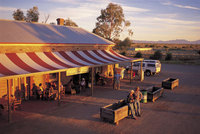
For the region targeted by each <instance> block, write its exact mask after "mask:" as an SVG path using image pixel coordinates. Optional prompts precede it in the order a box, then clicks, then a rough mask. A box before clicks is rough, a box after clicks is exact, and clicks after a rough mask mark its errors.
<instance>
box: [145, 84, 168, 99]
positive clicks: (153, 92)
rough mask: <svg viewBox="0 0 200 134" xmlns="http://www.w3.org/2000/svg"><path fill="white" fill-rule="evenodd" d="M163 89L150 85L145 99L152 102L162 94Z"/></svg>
mask: <svg viewBox="0 0 200 134" xmlns="http://www.w3.org/2000/svg"><path fill="white" fill-rule="evenodd" d="M163 92H164V89H163V88H162V87H150V88H148V89H147V99H148V100H149V101H152V102H154V101H155V100H157V99H158V98H159V97H160V96H162V95H163Z"/></svg>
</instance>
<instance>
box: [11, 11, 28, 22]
mask: <svg viewBox="0 0 200 134" xmlns="http://www.w3.org/2000/svg"><path fill="white" fill-rule="evenodd" d="M12 15H13V18H14V20H19V21H23V20H24V19H25V16H24V13H23V11H22V10H20V9H17V10H16V11H14V12H13V14H12Z"/></svg>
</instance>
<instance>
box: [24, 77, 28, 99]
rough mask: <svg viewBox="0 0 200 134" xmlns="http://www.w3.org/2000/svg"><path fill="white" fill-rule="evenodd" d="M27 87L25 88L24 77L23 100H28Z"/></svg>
mask: <svg viewBox="0 0 200 134" xmlns="http://www.w3.org/2000/svg"><path fill="white" fill-rule="evenodd" d="M27 94H28V93H27V86H26V77H24V99H25V100H28V95H27Z"/></svg>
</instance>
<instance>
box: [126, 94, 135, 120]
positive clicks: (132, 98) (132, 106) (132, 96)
mask: <svg viewBox="0 0 200 134" xmlns="http://www.w3.org/2000/svg"><path fill="white" fill-rule="evenodd" d="M127 103H128V107H129V109H130V110H131V117H132V118H133V119H135V120H137V118H136V116H135V94H134V90H131V91H130V93H129V95H128V96H127Z"/></svg>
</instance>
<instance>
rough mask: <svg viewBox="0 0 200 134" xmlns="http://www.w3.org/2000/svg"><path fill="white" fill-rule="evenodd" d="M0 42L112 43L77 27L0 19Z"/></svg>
mask: <svg viewBox="0 0 200 134" xmlns="http://www.w3.org/2000/svg"><path fill="white" fill-rule="evenodd" d="M0 43H63V44H105V45H110V44H114V43H113V42H111V41H108V40H106V39H103V38H101V37H99V36H97V35H95V34H93V33H90V32H88V31H86V30H84V29H82V28H79V27H67V26H58V25H49V24H39V23H27V22H21V21H8V20H0Z"/></svg>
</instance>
